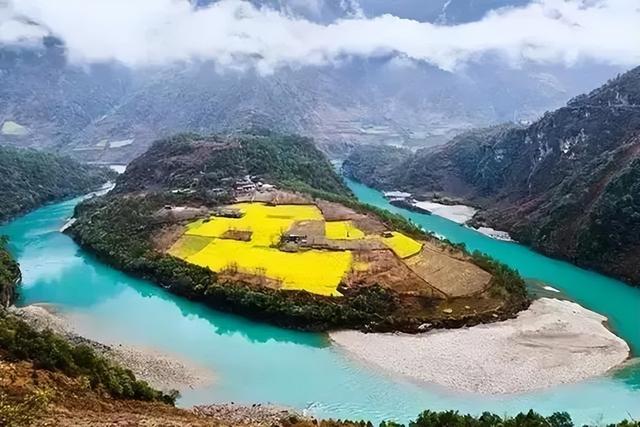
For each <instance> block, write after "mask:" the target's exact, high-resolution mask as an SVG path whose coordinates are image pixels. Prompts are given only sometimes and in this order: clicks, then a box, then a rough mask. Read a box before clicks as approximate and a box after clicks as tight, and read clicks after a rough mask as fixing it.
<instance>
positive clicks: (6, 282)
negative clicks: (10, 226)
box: [0, 236, 20, 310]
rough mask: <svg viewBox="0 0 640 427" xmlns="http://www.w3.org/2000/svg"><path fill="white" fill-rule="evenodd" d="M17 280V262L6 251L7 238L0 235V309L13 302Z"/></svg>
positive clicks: (18, 274)
mask: <svg viewBox="0 0 640 427" xmlns="http://www.w3.org/2000/svg"><path fill="white" fill-rule="evenodd" d="M19 281H20V268H19V267H18V263H17V262H15V260H14V259H13V257H12V256H11V254H10V253H9V252H8V251H7V238H6V237H4V236H0V310H2V308H3V307H6V306H8V305H10V304H12V303H13V300H14V298H15V295H16V286H17V284H18V282H19Z"/></svg>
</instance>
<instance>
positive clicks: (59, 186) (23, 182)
mask: <svg viewBox="0 0 640 427" xmlns="http://www.w3.org/2000/svg"><path fill="white" fill-rule="evenodd" d="M114 176H115V173H114V172H113V171H111V170H109V169H106V168H98V167H95V166H89V165H83V164H80V163H78V162H77V161H75V160H73V159H71V158H69V157H61V156H57V155H54V154H49V153H43V152H40V151H35V150H20V149H16V148H11V147H2V146H0V221H4V220H6V219H8V218H11V217H12V216H14V215H18V214H20V213H24V212H26V211H28V210H30V209H34V208H36V207H38V206H40V205H41V204H43V203H47V202H51V201H54V200H59V199H63V198H65V197H71V196H77V195H80V194H84V193H87V192H89V191H91V190H94V189H96V188H98V187H99V186H100V185H101V184H104V183H105V182H106V181H108V180H109V179H112V178H114Z"/></svg>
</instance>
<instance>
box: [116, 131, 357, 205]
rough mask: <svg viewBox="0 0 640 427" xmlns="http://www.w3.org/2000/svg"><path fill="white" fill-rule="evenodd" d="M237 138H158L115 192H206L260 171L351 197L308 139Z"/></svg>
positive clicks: (272, 178) (264, 135)
mask: <svg viewBox="0 0 640 427" xmlns="http://www.w3.org/2000/svg"><path fill="white" fill-rule="evenodd" d="M261 133H262V134H248V133H245V134H240V135H237V136H233V137H226V138H225V137H219V136H211V137H202V136H199V135H194V134H183V135H179V136H175V137H171V138H166V139H164V140H160V141H157V142H156V143H154V144H153V145H152V146H151V148H150V149H149V150H148V151H147V152H146V153H145V154H143V155H142V156H140V157H139V158H137V159H136V160H134V161H133V162H131V164H130V165H129V167H127V170H126V171H125V173H124V174H122V175H121V176H120V177H119V179H118V181H117V186H116V189H115V192H118V193H126V192H135V191H150V190H151V191H153V190H159V189H164V190H168V189H185V188H188V189H191V190H195V191H204V190H207V189H211V188H214V187H224V186H228V185H229V180H233V179H240V178H242V177H244V176H245V175H260V176H261V177H263V179H267V180H268V181H269V182H274V183H285V184H293V185H295V184H304V185H307V186H310V187H312V188H315V189H318V190H322V191H326V192H329V193H333V194H338V195H342V196H347V195H349V194H350V191H349V190H348V188H347V187H346V186H345V185H344V183H343V182H342V180H341V179H340V178H339V177H338V176H337V175H336V173H335V171H334V170H333V167H332V166H331V164H330V163H329V161H328V160H327V159H326V158H325V157H324V155H323V154H322V153H321V152H320V151H318V150H317V148H316V147H315V145H314V144H313V141H312V140H310V139H309V138H304V137H299V136H295V135H290V136H283V135H274V134H269V133H267V132H261Z"/></svg>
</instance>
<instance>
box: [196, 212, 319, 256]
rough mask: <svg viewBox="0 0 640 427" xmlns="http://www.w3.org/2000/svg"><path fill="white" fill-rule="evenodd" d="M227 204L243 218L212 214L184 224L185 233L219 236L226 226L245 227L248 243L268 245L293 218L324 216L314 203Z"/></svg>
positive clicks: (237, 228)
mask: <svg viewBox="0 0 640 427" xmlns="http://www.w3.org/2000/svg"><path fill="white" fill-rule="evenodd" d="M230 208H235V209H239V210H240V211H242V212H243V213H244V215H243V217H242V218H221V217H214V218H211V220H210V221H209V222H202V221H199V223H198V224H197V225H195V224H194V225H193V226H191V227H187V232H186V234H187V235H194V236H207V237H220V236H222V235H223V234H224V233H225V232H226V231H228V230H243V231H244V230H246V231H251V232H252V233H253V235H252V237H251V242H250V243H251V244H253V245H256V246H270V245H273V244H276V243H278V241H279V240H280V235H281V234H282V233H284V232H285V231H287V230H288V229H289V228H290V227H291V226H292V225H293V223H294V222H296V221H304V220H323V219H324V218H323V217H322V213H321V212H320V210H319V209H318V208H317V207H316V206H314V205H278V206H267V205H265V204H263V203H238V204H236V205H231V206H230Z"/></svg>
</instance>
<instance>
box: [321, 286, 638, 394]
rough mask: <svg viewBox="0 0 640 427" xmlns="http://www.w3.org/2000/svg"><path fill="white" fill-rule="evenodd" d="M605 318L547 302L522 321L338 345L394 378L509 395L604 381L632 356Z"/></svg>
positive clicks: (338, 336)
mask: <svg viewBox="0 0 640 427" xmlns="http://www.w3.org/2000/svg"><path fill="white" fill-rule="evenodd" d="M605 321H606V318H605V317H604V316H601V315H599V314H597V313H594V312H592V311H589V310H587V309H585V308H583V307H581V306H580V305H578V304H575V303H573V302H570V301H561V300H557V299H551V298H542V299H539V300H536V301H534V302H533V304H532V305H531V307H530V308H529V309H528V310H526V311H523V312H522V313H520V314H519V315H518V317H517V318H515V319H511V320H507V321H504V322H499V323H493V324H489V325H480V326H474V327H471V328H463V329H455V330H438V331H431V332H428V333H425V334H419V335H407V334H364V333H361V332H357V331H339V332H335V333H332V334H331V338H332V340H333V341H334V342H335V343H336V344H337V345H339V346H340V347H342V348H344V349H345V350H347V351H348V352H350V353H352V354H353V355H354V356H356V357H357V358H358V359H361V360H363V361H365V362H369V363H370V364H373V365H375V366H378V367H380V368H382V369H384V370H387V371H388V372H391V373H395V374H400V375H403V376H405V377H408V378H411V379H414V380H419V381H424V382H428V383H435V384H439V385H442V386H445V387H448V388H451V389H456V390H459V391H467V392H476V393H485V394H502V393H519V392H527V391H531V390H535V389H542V388H546V387H551V386H554V385H558V384H565V383H573V382H578V381H581V380H585V379H587V378H591V377H595V376H599V375H602V374H604V373H606V372H607V371H609V370H610V369H612V368H614V367H616V366H618V365H620V364H621V363H623V362H624V361H625V360H626V359H627V358H628V357H629V351H630V350H629V346H628V345H627V343H626V342H624V341H623V340H622V339H621V338H619V337H617V336H616V335H614V334H613V333H612V332H611V331H609V330H608V329H607V328H606V327H605V326H604V322H605Z"/></svg>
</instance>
